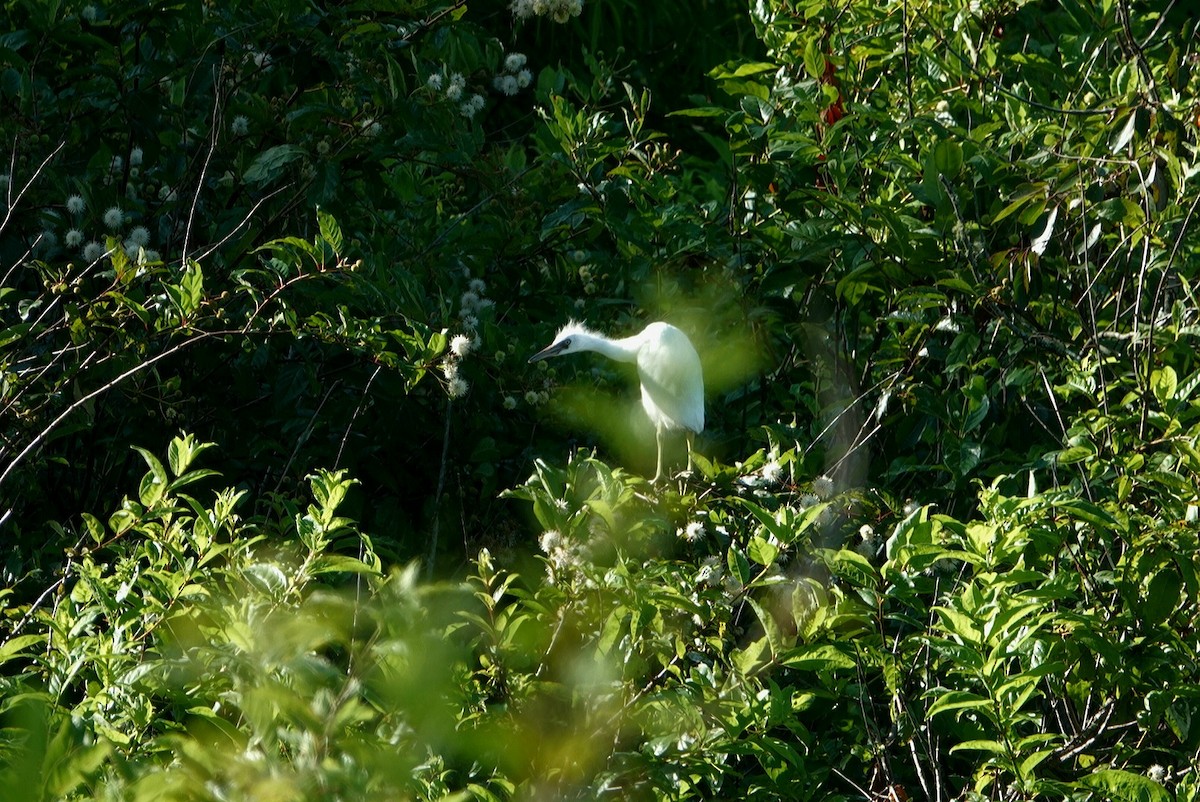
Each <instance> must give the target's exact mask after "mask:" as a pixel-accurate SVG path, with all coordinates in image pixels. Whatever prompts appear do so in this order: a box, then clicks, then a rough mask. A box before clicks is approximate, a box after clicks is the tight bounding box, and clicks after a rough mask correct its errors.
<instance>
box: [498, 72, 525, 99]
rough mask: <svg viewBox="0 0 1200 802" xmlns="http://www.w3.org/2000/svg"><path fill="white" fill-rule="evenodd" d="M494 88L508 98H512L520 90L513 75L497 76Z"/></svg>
mask: <svg viewBox="0 0 1200 802" xmlns="http://www.w3.org/2000/svg"><path fill="white" fill-rule="evenodd" d="M495 86H496V88H497V89H499V90H500V91H501V92H503V93H504V94H506V95H508V96H509V97H512V96H513V95H515V94H516V93H517V92H519V91H520V89H521V87H520V85H519V84H518V83H517V78H516V76H515V75H497V76H496V80H495Z"/></svg>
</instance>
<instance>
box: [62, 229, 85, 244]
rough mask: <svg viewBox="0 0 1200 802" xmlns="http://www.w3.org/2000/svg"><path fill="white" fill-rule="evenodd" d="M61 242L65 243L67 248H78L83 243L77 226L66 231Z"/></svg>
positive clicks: (81, 234) (81, 233)
mask: <svg viewBox="0 0 1200 802" xmlns="http://www.w3.org/2000/svg"><path fill="white" fill-rule="evenodd" d="M63 242H65V243H66V244H67V247H68V248H78V247H79V246H80V245H82V244H83V232H82V231H80V230H79V229H77V228H72V229H71V230H70V231H68V232H67V235H66V236H65V237H63Z"/></svg>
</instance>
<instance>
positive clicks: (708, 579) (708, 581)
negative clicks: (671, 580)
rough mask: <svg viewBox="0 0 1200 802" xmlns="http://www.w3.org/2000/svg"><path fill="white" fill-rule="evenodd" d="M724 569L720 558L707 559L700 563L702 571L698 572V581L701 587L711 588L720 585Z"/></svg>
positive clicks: (710, 557)
mask: <svg viewBox="0 0 1200 802" xmlns="http://www.w3.org/2000/svg"><path fill="white" fill-rule="evenodd" d="M722 574H723V569H722V568H721V560H720V558H719V557H716V556H715V555H714V556H709V557H705V558H704V561H703V562H701V563H700V570H699V571H697V572H696V581H697V582H698V583H700V584H701V585H708V586H710V587H712V586H715V585H718V584H720V582H721V576H722Z"/></svg>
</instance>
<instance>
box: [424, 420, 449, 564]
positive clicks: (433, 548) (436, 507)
mask: <svg viewBox="0 0 1200 802" xmlns="http://www.w3.org/2000/svg"><path fill="white" fill-rule="evenodd" d="M453 411H454V399H453V398H450V397H449V396H447V397H446V429H445V431H444V432H443V433H442V464H441V465H440V466H439V467H438V481H437V492H436V493H434V495H433V532H432V534H431V535H430V538H429V563H428V564H427V565H426V566H425V576H426V578H428V579H432V578H433V563H434V561H435V560H436V559H437V547H438V529H439V528H440V524H441V520H442V516H441V514H440V511H441V506H442V491H443V490H445V488H446V460H447V459H448V458H449V456H450V413H451V412H453Z"/></svg>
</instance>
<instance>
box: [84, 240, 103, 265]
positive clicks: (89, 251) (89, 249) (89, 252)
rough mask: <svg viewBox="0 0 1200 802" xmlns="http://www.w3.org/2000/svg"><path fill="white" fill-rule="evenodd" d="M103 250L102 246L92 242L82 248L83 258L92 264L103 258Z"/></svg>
mask: <svg viewBox="0 0 1200 802" xmlns="http://www.w3.org/2000/svg"><path fill="white" fill-rule="evenodd" d="M104 250H105V249H104V246H103V245H101V244H100V243H99V242H96V241H94V240H93V241H92V242H89V243H88V244H87V245H85V246H83V258H84V259H85V260H87V261H89V262H94V261H96V260H97V259H99V258H100V257H101V256H104Z"/></svg>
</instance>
